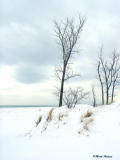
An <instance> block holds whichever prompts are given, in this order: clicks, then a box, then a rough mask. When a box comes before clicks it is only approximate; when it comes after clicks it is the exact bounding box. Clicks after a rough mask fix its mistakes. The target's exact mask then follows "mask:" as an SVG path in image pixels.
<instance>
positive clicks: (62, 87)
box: [59, 66, 66, 107]
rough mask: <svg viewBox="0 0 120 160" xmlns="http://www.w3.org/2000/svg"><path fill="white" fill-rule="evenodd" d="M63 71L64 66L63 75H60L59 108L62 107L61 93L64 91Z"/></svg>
mask: <svg viewBox="0 0 120 160" xmlns="http://www.w3.org/2000/svg"><path fill="white" fill-rule="evenodd" d="M65 71H66V66H64V67H63V75H62V80H61V87H60V99H59V107H61V106H62V100H63V91H64V82H65Z"/></svg>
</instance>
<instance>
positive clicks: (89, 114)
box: [84, 110, 93, 118]
mask: <svg viewBox="0 0 120 160" xmlns="http://www.w3.org/2000/svg"><path fill="white" fill-rule="evenodd" d="M92 115H93V113H92V112H91V111H89V110H88V111H87V113H86V114H85V115H84V118H88V117H91V116H92Z"/></svg>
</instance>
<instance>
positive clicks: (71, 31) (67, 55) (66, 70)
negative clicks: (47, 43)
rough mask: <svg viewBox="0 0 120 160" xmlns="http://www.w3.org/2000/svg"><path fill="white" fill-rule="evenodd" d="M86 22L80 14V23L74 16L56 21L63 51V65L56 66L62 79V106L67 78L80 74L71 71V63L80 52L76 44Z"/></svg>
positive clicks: (57, 74) (60, 99)
mask: <svg viewBox="0 0 120 160" xmlns="http://www.w3.org/2000/svg"><path fill="white" fill-rule="evenodd" d="M84 23H85V18H83V17H82V18H81V16H79V19H78V24H76V23H75V21H74V19H73V18H72V19H69V18H67V19H66V21H64V22H63V21H62V22H60V23H58V22H57V21H55V22H54V24H55V35H56V37H57V39H58V45H59V47H60V49H61V52H62V65H60V66H59V67H58V68H56V76H57V77H58V79H59V80H60V81H61V86H60V97H59V107H60V106H62V100H63V92H64V82H65V80H68V79H70V78H72V77H75V76H78V74H75V73H73V72H71V70H70V67H69V65H70V59H71V58H72V56H73V55H74V54H75V53H78V50H77V47H76V45H77V42H78V39H79V38H80V33H81V31H82V29H83V26H84Z"/></svg>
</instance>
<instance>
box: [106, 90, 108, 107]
mask: <svg viewBox="0 0 120 160" xmlns="http://www.w3.org/2000/svg"><path fill="white" fill-rule="evenodd" d="M108 103H109V89H108V88H106V104H108Z"/></svg>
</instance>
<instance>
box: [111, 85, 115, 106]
mask: <svg viewBox="0 0 120 160" xmlns="http://www.w3.org/2000/svg"><path fill="white" fill-rule="evenodd" d="M114 90H115V85H114V84H113V87H112V96H111V103H113V100H114Z"/></svg>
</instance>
